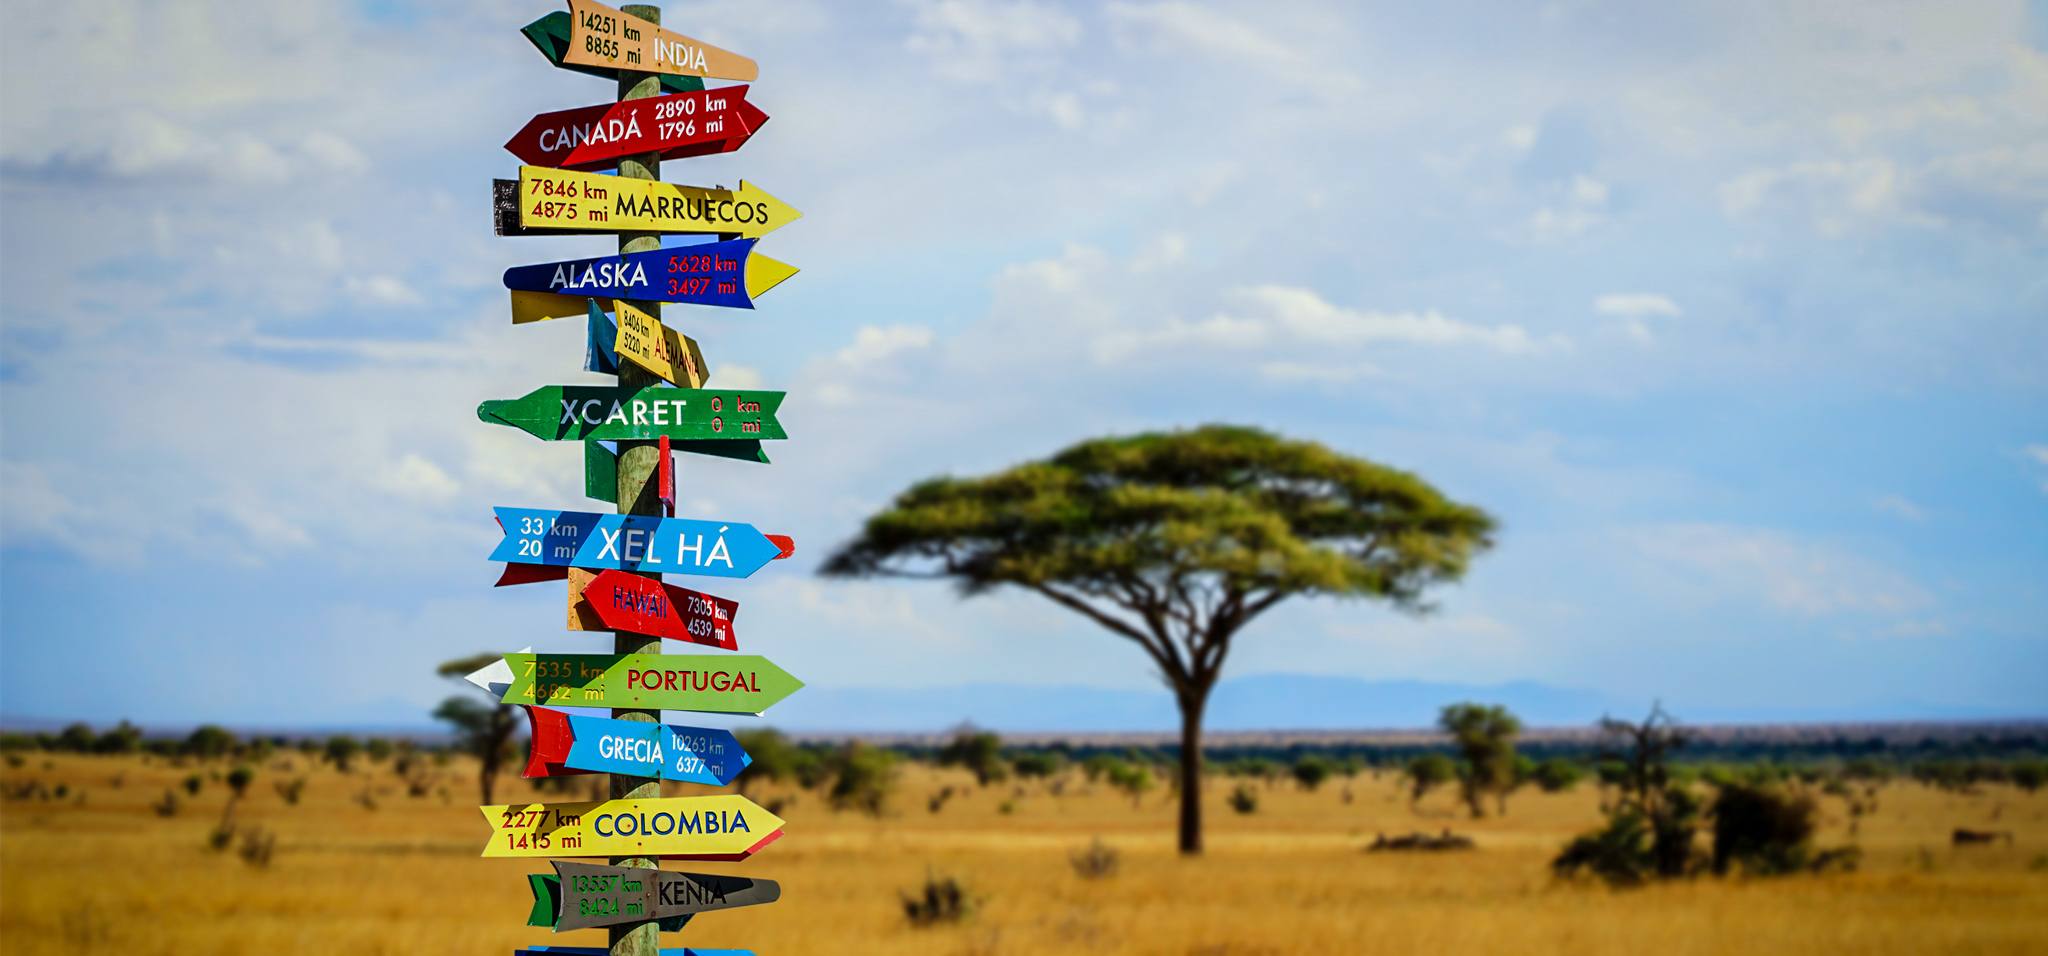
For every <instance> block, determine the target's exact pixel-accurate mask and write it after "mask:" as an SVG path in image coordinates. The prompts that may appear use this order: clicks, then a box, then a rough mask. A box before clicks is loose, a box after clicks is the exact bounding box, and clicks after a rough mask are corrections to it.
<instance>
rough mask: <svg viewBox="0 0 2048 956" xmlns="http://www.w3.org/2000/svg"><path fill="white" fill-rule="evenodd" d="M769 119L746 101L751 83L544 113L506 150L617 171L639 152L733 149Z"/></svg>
mask: <svg viewBox="0 0 2048 956" xmlns="http://www.w3.org/2000/svg"><path fill="white" fill-rule="evenodd" d="M766 122H768V114H766V113H763V112H761V111H760V109H758V108H757V107H755V106H754V104H752V103H749V102H747V88H746V87H744V86H732V87H727V88H725V89H721V90H700V91H698V92H695V93H676V94H673V95H670V96H653V97H647V98H645V99H638V100H620V101H619V102H617V103H601V104H599V105H597V106H585V107H582V108H581V109H573V110H561V111H559V112H554V113H542V114H540V115H539V116H536V117H534V118H533V119H531V120H528V121H527V123H526V126H525V127H523V128H521V129H520V130H519V132H518V133H515V134H513V136H512V138H511V139H510V140H509V141H507V142H506V143H505V148H506V149H507V150H509V151H511V153H512V155H514V156H517V157H519V160H520V162H523V163H526V164H528V165H532V166H552V167H555V168H556V169H610V168H612V167H614V166H616V165H618V161H619V157H621V156H630V155H634V154H637V153H656V152H658V153H660V154H661V158H662V159H679V158H681V157H685V156H703V155H706V154H710V153H729V152H732V151H733V150H736V149H738V148H740V145H741V144H743V143H745V142H746V141H747V139H748V138H749V137H751V136H753V135H754V132H755V131H756V130H758V129H760V128H761V124H763V123H766Z"/></svg>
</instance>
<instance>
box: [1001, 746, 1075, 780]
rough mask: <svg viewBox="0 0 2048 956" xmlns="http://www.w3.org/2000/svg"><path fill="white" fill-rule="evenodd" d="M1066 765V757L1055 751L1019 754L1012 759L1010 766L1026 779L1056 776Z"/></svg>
mask: <svg viewBox="0 0 2048 956" xmlns="http://www.w3.org/2000/svg"><path fill="white" fill-rule="evenodd" d="M1065 765H1066V760H1065V758H1063V757H1061V756H1060V755H1059V754H1058V753H1056V752H1053V751H1041V752H1037V753H1024V754H1018V755H1017V756H1016V758H1015V759H1013V760H1011V761H1010V767H1011V768H1012V769H1014V770H1016V771H1017V776H1019V777H1022V778H1025V779H1029V778H1032V777H1037V778H1039V779H1044V778H1046V777H1051V776H1054V775H1056V774H1058V773H1059V772H1060V770H1061V769H1062V768H1063V767H1064V766H1065Z"/></svg>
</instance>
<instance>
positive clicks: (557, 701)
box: [502, 654, 804, 714]
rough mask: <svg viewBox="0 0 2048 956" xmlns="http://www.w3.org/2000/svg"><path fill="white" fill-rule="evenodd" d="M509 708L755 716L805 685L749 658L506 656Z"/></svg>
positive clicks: (759, 659) (765, 662)
mask: <svg viewBox="0 0 2048 956" xmlns="http://www.w3.org/2000/svg"><path fill="white" fill-rule="evenodd" d="M505 663H506V664H507V665H508V666H510V667H511V668H512V686H510V687H509V688H507V689H506V690H505V696H504V697H503V698H502V699H503V700H504V702H505V703H508V704H551V705H555V706H566V707H630V708H641V709H646V710H654V709H660V710H694V711H701V712H704V713H712V714H759V713H761V712H762V711H764V710H767V709H768V708H769V707H770V706H773V705H774V704H776V703H777V702H779V701H781V700H782V699H783V698H784V697H788V696H789V695H791V694H794V693H796V692H797V690H798V689H799V688H801V687H803V686H804V682H803V681H800V680H797V679H796V678H794V677H791V676H789V672H788V671H785V670H783V669H782V668H780V667H777V666H775V665H774V664H773V663H772V662H770V661H769V660H768V659H767V658H765V657H759V656H756V655H752V654H507V655H505Z"/></svg>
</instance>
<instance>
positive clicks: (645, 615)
mask: <svg viewBox="0 0 2048 956" xmlns="http://www.w3.org/2000/svg"><path fill="white" fill-rule="evenodd" d="M763 537H767V536H766V535H763ZM770 543H773V541H772V540H771V542H770ZM582 597H583V601H584V602H585V605H587V606H588V607H589V608H590V609H591V610H592V611H593V612H594V613H596V615H597V618H598V620H599V621H600V622H602V624H603V627H601V628H589V630H613V631H631V632H633V633H635V634H653V635H656V636H658V637H665V638H668V639H669V640H672V641H689V642H690V643H692V644H703V645H706V646H709V647H718V648H724V649H725V650H728V651H736V650H739V649H740V644H739V638H738V637H737V636H735V635H734V634H733V631H732V619H733V617H734V616H736V615H738V614H739V613H740V602H738V601H734V600H732V599H730V598H722V597H717V596H714V595H710V594H705V593H704V592H702V591H692V590H690V589H689V588H679V587H676V586H675V585H673V584H663V583H661V582H660V581H657V580H655V579H653V578H643V577H641V576H639V575H637V574H627V573H626V572H624V571H616V570H606V571H600V572H598V574H597V577H595V578H593V579H591V581H590V583H589V584H586V585H584V587H583V595H582Z"/></svg>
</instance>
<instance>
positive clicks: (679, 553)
mask: <svg viewBox="0 0 2048 956" xmlns="http://www.w3.org/2000/svg"><path fill="white" fill-rule="evenodd" d="M688 540H690V536H689V535H687V534H679V535H676V563H677V564H681V563H683V552H685V551H688V552H690V553H692V554H694V555H696V556H697V566H699V567H702V566H703V565H704V536H703V535H701V534H700V535H698V536H697V543H696V544H684V543H683V542H685V541H688Z"/></svg>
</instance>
